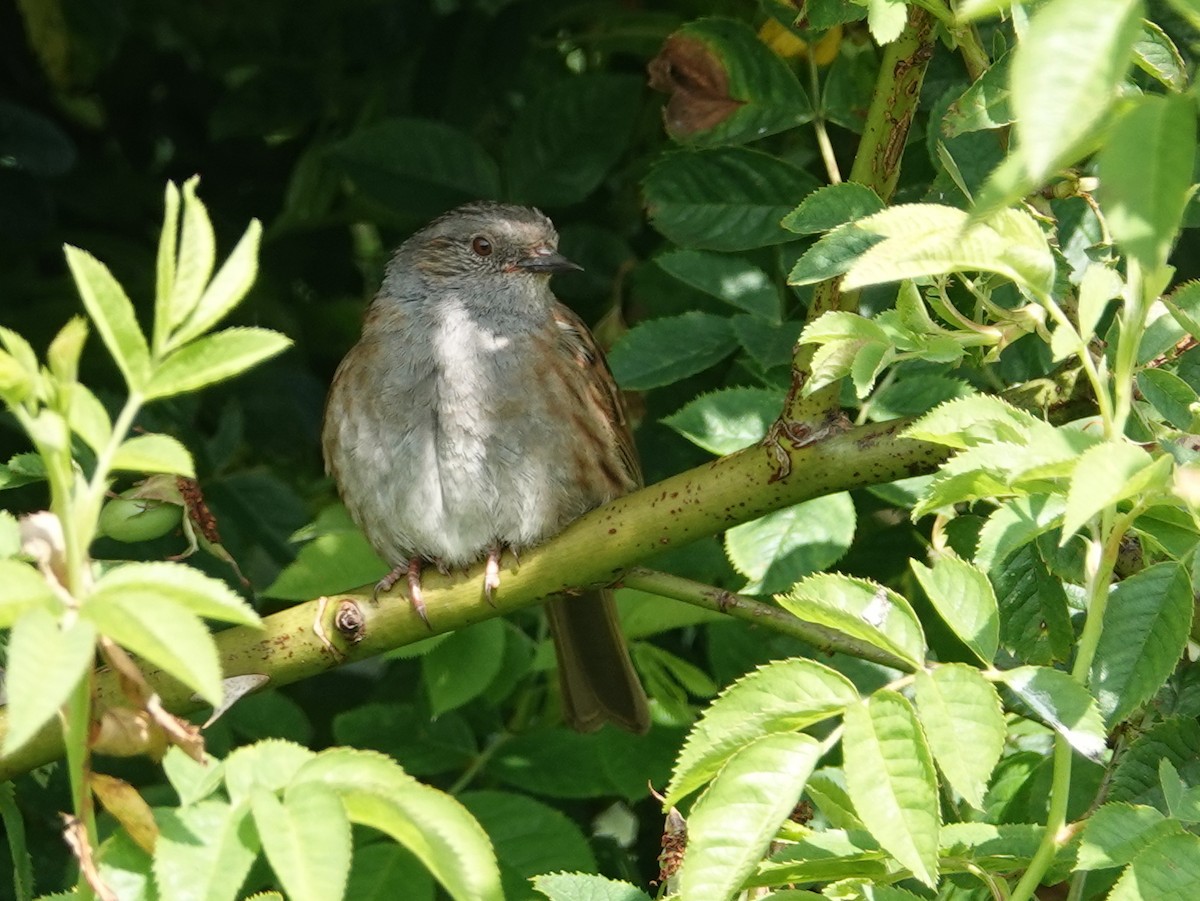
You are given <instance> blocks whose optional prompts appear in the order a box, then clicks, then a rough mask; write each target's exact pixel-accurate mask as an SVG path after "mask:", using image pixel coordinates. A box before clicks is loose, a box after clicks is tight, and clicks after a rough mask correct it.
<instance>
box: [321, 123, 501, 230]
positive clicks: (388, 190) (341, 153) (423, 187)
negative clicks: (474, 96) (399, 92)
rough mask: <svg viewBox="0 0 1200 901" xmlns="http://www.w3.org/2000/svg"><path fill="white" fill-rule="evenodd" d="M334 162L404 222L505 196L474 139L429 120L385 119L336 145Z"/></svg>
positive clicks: (489, 160) (365, 195)
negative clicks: (469, 202)
mask: <svg viewBox="0 0 1200 901" xmlns="http://www.w3.org/2000/svg"><path fill="white" fill-rule="evenodd" d="M329 159H330V161H331V162H332V163H333V164H334V165H335V166H337V167H338V168H339V169H341V170H342V171H343V172H345V173H346V175H347V176H348V177H349V178H350V181H351V182H352V183H353V184H354V186H355V188H356V189H357V191H358V193H359V195H360V196H362V197H363V198H364V199H365V200H367V201H368V202H369V203H371V204H378V205H379V206H381V207H383V208H384V209H385V210H387V211H389V212H391V213H392V214H393V215H394V216H400V217H402V218H404V219H405V221H420V220H425V219H429V218H431V217H433V216H435V215H438V214H439V213H443V212H445V211H446V210H448V209H450V208H451V207H454V206H458V205H459V204H462V203H466V202H467V201H470V200H478V199H480V198H496V197H499V196H500V174H499V170H498V168H497V166H496V163H495V161H494V160H493V159H492V158H491V157H490V156H488V154H487V152H486V151H484V149H483V148H482V147H481V146H480V145H479V144H478V143H477V142H476V141H475V139H474V138H472V137H470V136H469V135H467V134H464V133H463V132H461V131H459V130H458V129H456V128H453V127H451V126H449V125H444V124H442V123H440V122H434V121H431V120H428V119H406V118H393V119H384V120H382V121H380V122H376V123H375V124H373V125H369V126H367V127H366V128H362V129H359V130H358V131H356V132H354V133H353V134H352V135H350V137H348V138H346V139H345V140H343V141H341V142H339V143H337V144H335V145H333V147H331V148H330V150H329Z"/></svg>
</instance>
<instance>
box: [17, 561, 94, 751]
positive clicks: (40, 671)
mask: <svg viewBox="0 0 1200 901" xmlns="http://www.w3.org/2000/svg"><path fill="white" fill-rule="evenodd" d="M5 562H7V561H5ZM95 658H96V632H95V630H94V629H93V628H92V626H91V624H90V623H88V622H86V621H83V620H78V619H76V620H75V621H74V623H72V624H71V625H70V626H69V627H68V628H66V629H62V628H61V627H60V623H59V622H58V620H57V619H56V618H55V617H54V616H53V615H52V614H51V613H50V612H49V611H48V610H45V609H40V608H33V609H31V610H26V611H25V613H24V614H23V615H22V616H21V617H20V618H19V619H18V620H17V621H16V623H14V624H13V627H12V634H11V635H10V636H9V640H8V660H7V663H6V683H5V688H6V694H7V697H8V708H7V710H8V731H7V732H6V733H5V735H4V748H3V753H4V754H5V755H6V756H7V755H9V754H12V753H13V752H14V751H16V750H18V749H19V748H21V746H22V745H24V744H25V742H27V741H29V739H31V738H33V737H34V735H36V734H37V732H38V730H39V729H40V728H41V727H42V726H43V725H45V723H46V722H47V721H48V720H50V719H51V718H52V717H54V716H55V714H57V713H58V709H59V708H60V707H62V706H63V704H65V703H66V702H67V699H68V698H69V697H70V695H71V692H72V691H74V690H75V686H77V685H78V684H79V681H80V680H81V679H82V678H83V677H84V674H85V673H87V672H88V671H89V670H90V669H91V668H92V665H93V664H94V662H95Z"/></svg>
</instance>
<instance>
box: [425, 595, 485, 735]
mask: <svg viewBox="0 0 1200 901" xmlns="http://www.w3.org/2000/svg"><path fill="white" fill-rule="evenodd" d="M503 659H504V623H503V622H501V621H500V620H498V619H495V618H493V619H488V620H484V621H483V622H479V623H475V624H474V625H471V626H467V627H465V628H462V629H458V630H457V631H455V632H454V633H453V634H452V635H451V636H450V637H449V638H448V639H447V640H446V641H443V642H442V643H441V644H439V645H438V646H437V647H436V648H434V649H433V650H432V651H430V652H429V653H428V654H426V655H425V656H424V657H422V658H421V681H422V683H423V684H424V685H425V693H426V695H427V696H428V697H429V705H430V707H431V708H432V710H433V715H434V716H437V715H438V714H442V713H445V712H446V711H448V710H454V709H456V708H458V707H461V706H462V705H463V704H466V703H467V702H468V701H470V700H472V699H473V698H476V697H478V696H479V695H480V694H482V692H483V690H484V689H485V688H487V687H488V685H490V684H491V681H492V680H493V679H495V678H496V675H497V674H498V673H499V672H500V663H501V662H502V660H503Z"/></svg>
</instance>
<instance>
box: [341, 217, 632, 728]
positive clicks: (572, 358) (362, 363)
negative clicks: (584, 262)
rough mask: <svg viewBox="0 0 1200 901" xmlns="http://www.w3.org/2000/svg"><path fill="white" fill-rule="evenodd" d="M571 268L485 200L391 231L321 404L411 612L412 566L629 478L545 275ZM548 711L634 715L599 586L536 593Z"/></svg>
mask: <svg viewBox="0 0 1200 901" xmlns="http://www.w3.org/2000/svg"><path fill="white" fill-rule="evenodd" d="M580 268H581V267H579V266H577V265H576V264H575V263H573V262H571V261H570V260H569V259H567V258H566V257H565V256H563V254H561V253H560V252H559V250H558V233H557V231H556V230H555V228H554V224H553V223H552V222H551V220H550V219H549V218H548V217H547V216H546V215H544V214H543V213H542V212H540V211H539V210H536V209H533V208H531V207H524V206H518V205H513V204H505V203H498V202H493V201H477V202H473V203H468V204H465V205H463V206H459V207H457V208H455V209H453V210H450V211H449V212H447V213H445V214H443V215H441V216H439V217H438V218H436V219H434V220H433V221H432V222H430V223H429V224H428V225H426V226H425V227H424V228H422V229H420V230H419V231H417V232H416V233H415V234H413V235H412V236H411V237H410V238H408V239H407V240H406V241H404V242H403V243H402V244H401V245H400V247H399V248H398V249H397V250H396V252H395V253H394V255H393V256H392V257H391V259H390V261H389V262H388V264H387V266H386V269H385V272H384V277H383V282H382V285H381V287H380V289H379V291H378V293H377V294H376V295H375V297H374V299H373V300H372V301H371V303H370V305H369V306H368V309H367V312H366V315H365V318H364V322H363V329H362V335H361V337H360V339H359V341H358V343H356V344H355V345H354V346H353V347H352V348H351V349H350V351H349V352H348V353H347V354H346V356H345V358H344V359H343V360H342V362H341V364H340V365H339V367H338V369H337V371H336V372H335V374H334V378H333V382H332V384H331V387H330V391H329V396H328V400H327V402H326V406H325V416H324V423H323V426H322V449H323V451H324V457H325V466H326V471H327V473H328V474H329V475H331V476H332V478H333V480H334V482H335V483H336V484H337V487H338V490H339V492H340V494H341V497H342V500H343V503H344V504H345V506H346V508H347V510H348V511H349V513H350V516H351V517H352V518H353V520H354V521H355V522H356V523H357V524H358V526H359V528H360V529H361V530H362V532H363V534H364V535H365V536H366V538H367V541H368V542H369V543H370V544H371V546H372V547H373V548H374V549H375V552H376V553H377V554H378V555H379V556H380V557H381V558H382V559H383V560H384V561H385V562H386V563H387V564H388V565H390V566H391V567H392V569H391V571H390V572H389V573H388V574H387V575H386V576H385V577H384V578H383V579H381V580H380V582H379V584H378V585H377V586H376V594H377V595H378V594H379V593H381V592H388V591H390V590H391V589H392V587H393V586H394V585H395V584H396V582H398V581H399V580H400V579H401V578H402V577H404V578H405V581H406V584H407V588H408V594H409V598H410V601H411V603H412V604H413V606H414V607H415V608H416V610H417V611H418V613H420V614H421V615H422V617H423V618H426V622H428V619H427V615H428V614H427V611H426V609H425V604H424V599H423V597H422V593H421V569H422V567H423V566H425V565H427V564H433V565H436V566H437V567H438V568H439V569H440V570H442V571H443V572H447V571H449V569H450V568H452V567H466V566H469V565H471V564H473V563H475V562H477V561H479V560H481V559H482V560H485V561H486V566H485V574H484V585H483V594H484V596H485V597H486V598H487V599H488V600H489V601H491V599H492V596H493V593H494V592H495V591H496V590H498V588H499V585H500V577H499V572H500V567H499V563H500V558H501V555H502V554H503V553H504V552H505V551H506V550H507V551H510V552H511V553H513V554H518V553H519V552H520V551H522V550H524V549H527V548H530V547H533V546H535V545H537V544H539V543H541V542H543V541H545V540H546V539H548V538H550V537H552V536H554V535H556V534H557V533H559V532H561V531H562V529H563V528H564V527H565V526H566V525H567V524H568V523H570V522H571V521H573V520H575V519H577V518H578V517H579V516H581V515H583V514H584V513H586V512H588V511H589V510H591V509H593V508H595V507H597V506H600V505H601V504H604V503H606V502H608V501H610V500H613V499H614V498H616V497H619V496H621V495H623V494H626V493H628V492H630V491H632V490H634V489H636V488H638V487H640V486H641V484H642V474H641V468H640V465H639V462H638V457H637V452H636V449H635V446H634V443H633V437H632V435H631V433H630V428H629V423H628V421H627V417H626V414H625V408H624V403H623V400H622V396H621V393H620V391H619V390H618V388H617V385H616V382H615V380H614V379H613V376H612V372H611V371H610V369H609V367H608V364H607V362H606V361H605V358H604V354H603V353H602V352H601V350H600V348H599V346H598V345H597V343H596V340H595V338H594V337H593V336H592V334H591V332H590V331H589V330H588V328H587V326H586V325H585V324H584V323H583V321H582V320H581V319H580V318H579V316H577V315H576V314H575V313H574V312H573V311H571V310H570V309H569V308H568V307H566V306H565V305H564V304H562V303H560V302H559V301H558V300H557V299H556V298H555V296H554V294H553V292H552V291H551V289H550V284H549V283H550V277H551V276H552V275H554V274H555V273H562V272H570V271H573V270H578V269H580ZM546 611H547V616H548V620H549V625H550V633H551V636H552V638H553V640H554V646H555V650H556V657H557V661H558V673H559V685H560V691H561V696H562V707H563V714H564V718H565V720H566V721H567V723H568V725H570V726H572V727H573V728H575V729H577V730H579V731H584V732H590V731H593V730H595V729H598V728H600V726H602V725H604V724H605V723H606V722H611V723H613V724H615V725H617V726H619V727H621V728H624V729H626V730H628V731H631V732H634V733H644V732H645V731H646V730H647V729H648V728H649V725H650V714H649V706H648V703H647V699H646V694H645V691H644V689H643V688H642V685H641V682H640V681H639V679H638V677H637V674H636V672H635V670H634V668H633V664H632V662H631V660H630V655H629V649H628V645H627V644H626V642H625V639H624V637H623V636H622V634H621V631H620V625H619V621H618V618H617V612H616V606H615V603H614V600H613V595H612V591H611V590H608V589H601V590H588V591H584V592H581V593H579V594H577V595H574V596H557V597H554V598H551V599H550V600H549V601H547V603H546Z"/></svg>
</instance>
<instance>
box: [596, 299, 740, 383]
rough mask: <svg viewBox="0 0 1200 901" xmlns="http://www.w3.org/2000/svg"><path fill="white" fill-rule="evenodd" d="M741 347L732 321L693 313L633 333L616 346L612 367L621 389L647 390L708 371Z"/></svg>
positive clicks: (655, 322) (653, 322)
mask: <svg viewBox="0 0 1200 901" xmlns="http://www.w3.org/2000/svg"><path fill="white" fill-rule="evenodd" d="M736 348H737V341H736V339H735V338H734V336H733V330H732V329H731V328H730V325H729V320H728V319H726V318H725V317H724V316H714V315H713V314H711V313H699V312H695V311H692V312H690V313H684V314H683V315H682V316H671V317H665V318H662V319H650V320H648V321H646V322H643V323H641V324H639V325H637V326H635V327H634V328H632V329H630V330H629V331H628V332H626V333H625V334H624V335H622V336H621V339H620V340H619V341H618V342H617V344H616V346H615V347H613V349H612V352H611V353H610V354H609V356H608V362H609V365H611V366H612V371H613V376H614V377H615V378H616V380H617V383H618V384H619V385H620V386H621V387H622V388H624V389H626V390H627V391H645V390H647V389H649V388H660V387H662V386H663V385H671V384H674V383H675V382H678V381H680V380H681V379H685V378H687V377H688V376H689V375H695V374H696V373H698V372H703V371H704V370H705V369H708V368H709V367H710V366H712V365H714V364H715V363H718V362H720V361H721V360H723V359H725V357H727V356H729V355H730V354H731V353H733V351H734V350H735V349H736Z"/></svg>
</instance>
